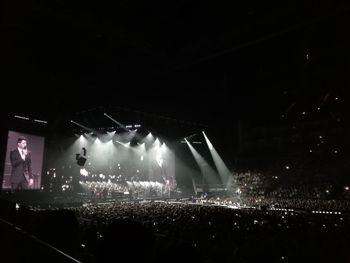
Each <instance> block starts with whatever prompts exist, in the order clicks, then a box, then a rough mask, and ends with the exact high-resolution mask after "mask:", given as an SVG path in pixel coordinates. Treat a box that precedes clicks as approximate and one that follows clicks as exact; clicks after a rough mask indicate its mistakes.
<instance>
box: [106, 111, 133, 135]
mask: <svg viewBox="0 0 350 263" xmlns="http://www.w3.org/2000/svg"><path fill="white" fill-rule="evenodd" d="M103 115H104V116H106V117H107V118H108V119H110V120H111V121H113V122H115V123H116V124H118V125H119V127H121V128H123V129H124V130H126V131H128V132H130V130H129V129H128V128H126V127H125V125H123V124H121V123H120V122H119V121H117V120H115V119H113V118H112V117H111V116H109V115H108V114H107V113H103Z"/></svg>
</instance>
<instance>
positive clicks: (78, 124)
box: [70, 120, 93, 132]
mask: <svg viewBox="0 0 350 263" xmlns="http://www.w3.org/2000/svg"><path fill="white" fill-rule="evenodd" d="M70 122H71V123H74V124H75V125H77V126H79V127H81V128H83V129H85V130H88V131H90V132H93V129H91V128H89V127H86V126H84V125H82V124H80V123H77V122H75V121H73V120H71V121H70Z"/></svg>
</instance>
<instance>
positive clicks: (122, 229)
mask: <svg viewBox="0 0 350 263" xmlns="http://www.w3.org/2000/svg"><path fill="white" fill-rule="evenodd" d="M218 201H220V200H217V199H216V203H215V201H214V200H213V202H203V200H202V202H199V201H196V200H191V199H188V200H182V201H180V200H179V201H178V202H165V201H137V202H135V201H133V202H131V201H125V202H115V203H109V204H99V205H98V204H95V205H93V204H85V205H83V206H79V207H70V208H69V207H67V208H65V209H50V210H47V209H40V208H39V207H33V208H32V209H28V208H26V207H19V208H18V207H17V210H16V208H15V206H13V205H11V204H9V203H5V201H2V203H1V204H2V209H1V216H2V218H5V219H6V220H8V221H11V222H14V223H15V225H16V226H19V227H21V228H23V229H25V230H27V231H28V232H30V233H32V234H34V235H35V236H37V237H38V238H40V239H42V240H44V241H45V242H48V243H49V244H51V245H53V246H55V247H57V248H58V249H61V250H63V251H65V252H66V253H68V254H69V255H72V256H74V257H75V258H77V259H79V260H81V261H82V262H117V261H118V262H120V261H123V260H125V261H128V262H164V261H165V260H166V261H168V262H183V261H184V262H257V261H266V262H301V261H303V262H349V259H350V258H349V256H348V253H347V247H348V239H349V237H350V231H349V230H350V229H349V227H350V224H349V220H350V216H349V214H347V213H345V212H343V213H339V214H338V213H336V214H335V213H333V214H318V213H311V212H307V211H296V210H292V209H290V210H287V209H285V210H282V209H281V210H278V209H262V208H261V207H260V208H256V207H255V208H254V209H253V208H249V207H240V209H237V207H234V206H229V205H222V203H220V202H218ZM226 204H227V203H226ZM231 204H232V203H231Z"/></svg>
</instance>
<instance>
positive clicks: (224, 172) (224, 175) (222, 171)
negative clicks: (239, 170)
mask: <svg viewBox="0 0 350 263" xmlns="http://www.w3.org/2000/svg"><path fill="white" fill-rule="evenodd" d="M202 133H203V135H204V138H205V141H206V143H207V145H208V148H209V150H210V154H211V156H212V158H213V160H214V163H215V166H216V169H217V170H218V172H219V175H220V177H221V180H222V182H223V183H224V185H225V186H226V187H227V184H228V182H229V179H230V178H231V173H230V171H229V169H228V168H227V166H226V164H225V163H224V161H223V160H222V158H221V157H220V155H219V154H218V152H217V151H216V150H215V148H214V146H213V144H212V143H211V142H210V140H209V139H208V137H207V135H206V134H205V133H204V131H203V132H202Z"/></svg>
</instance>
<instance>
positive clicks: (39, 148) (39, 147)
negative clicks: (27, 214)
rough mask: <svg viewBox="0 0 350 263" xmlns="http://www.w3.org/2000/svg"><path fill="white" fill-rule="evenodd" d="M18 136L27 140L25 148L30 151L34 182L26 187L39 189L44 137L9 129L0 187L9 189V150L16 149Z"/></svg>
mask: <svg viewBox="0 0 350 263" xmlns="http://www.w3.org/2000/svg"><path fill="white" fill-rule="evenodd" d="M20 136H22V137H25V138H26V141H27V149H28V152H29V153H30V158H31V168H32V175H33V179H34V183H33V184H32V185H31V186H28V188H27V189H31V190H35V189H40V187H41V173H42V168H43V156H44V146H45V138H44V137H41V136H36V135H31V134H27V133H22V132H17V131H11V130H10V131H9V132H8V138H7V148H6V158H5V165H4V174H3V182H2V189H11V171H12V165H11V160H10V152H11V151H13V150H15V149H17V140H18V138H19V137H20Z"/></svg>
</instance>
